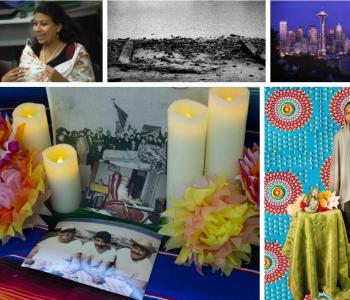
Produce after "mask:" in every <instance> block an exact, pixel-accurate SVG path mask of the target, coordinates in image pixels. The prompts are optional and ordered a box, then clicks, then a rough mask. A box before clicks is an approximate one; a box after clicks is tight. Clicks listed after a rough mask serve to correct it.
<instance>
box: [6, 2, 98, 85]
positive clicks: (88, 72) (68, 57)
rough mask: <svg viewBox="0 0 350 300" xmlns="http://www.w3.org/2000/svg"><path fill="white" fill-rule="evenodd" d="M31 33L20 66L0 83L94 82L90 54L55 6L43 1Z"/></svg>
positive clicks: (60, 10) (59, 9)
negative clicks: (31, 38)
mask: <svg viewBox="0 0 350 300" xmlns="http://www.w3.org/2000/svg"><path fill="white" fill-rule="evenodd" d="M33 32H34V35H35V39H34V41H33V42H29V43H27V45H26V46H25V48H24V50H23V52H22V56H21V58H20V64H19V67H18V68H14V69H12V70H10V71H9V72H8V73H6V74H5V75H4V76H3V77H2V78H1V81H7V82H21V81H34V82H47V81H52V82H65V81H95V76H94V73H93V68H92V64H91V61H90V57H89V54H88V53H87V52H86V50H85V48H84V46H83V45H81V44H79V43H77V42H76V40H77V31H76V29H75V27H74V25H73V23H72V20H71V19H70V18H69V17H68V16H67V14H66V13H65V11H64V10H63V9H62V8H61V7H60V6H59V5H58V4H56V3H54V2H44V3H42V4H40V5H39V6H38V7H37V8H36V10H35V12H34V19H33Z"/></svg>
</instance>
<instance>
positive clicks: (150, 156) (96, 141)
mask: <svg viewBox="0 0 350 300" xmlns="http://www.w3.org/2000/svg"><path fill="white" fill-rule="evenodd" d="M167 139H168V137H167V132H165V134H164V135H162V134H161V132H157V133H152V134H148V135H142V134H141V132H139V131H138V130H136V129H135V128H132V126H130V125H129V126H128V128H126V130H124V131H122V132H118V131H115V132H114V134H113V135H112V133H111V130H106V131H105V132H104V130H103V128H102V127H98V128H97V129H96V130H95V132H94V131H92V130H91V129H88V128H84V129H83V130H79V131H78V130H72V131H69V130H67V129H65V128H63V127H60V128H58V129H57V130H56V143H66V144H70V145H72V146H73V147H74V148H76V149H77V153H78V159H79V163H80V164H83V165H92V164H93V163H94V162H95V161H98V160H100V159H102V157H103V152H104V151H105V150H122V151H137V152H138V154H139V155H138V156H139V159H140V160H141V161H143V162H146V163H149V164H150V165H151V170H152V171H155V172H157V173H164V172H165V168H166V145H167Z"/></svg>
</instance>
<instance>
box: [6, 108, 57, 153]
mask: <svg viewBox="0 0 350 300" xmlns="http://www.w3.org/2000/svg"><path fill="white" fill-rule="evenodd" d="M12 116H13V124H14V127H16V126H19V125H21V124H23V123H24V124H25V128H24V133H23V145H22V146H23V147H24V148H25V149H29V148H33V149H35V150H36V151H37V152H38V153H41V152H42V151H44V150H45V149H46V148H48V147H50V146H51V140H50V133H49V126H48V123H47V117H46V111H45V106H44V105H42V104H37V103H23V104H21V105H19V106H17V107H16V108H15V110H14V111H13V114H12Z"/></svg>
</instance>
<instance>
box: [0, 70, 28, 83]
mask: <svg viewBox="0 0 350 300" xmlns="http://www.w3.org/2000/svg"><path fill="white" fill-rule="evenodd" d="M27 70H28V69H27V68H19V67H18V68H14V69H12V70H10V71H8V72H7V73H6V74H5V75H4V76H2V78H1V81H2V82H21V81H23V79H24V76H25V74H26V71H27Z"/></svg>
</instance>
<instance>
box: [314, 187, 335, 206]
mask: <svg viewBox="0 0 350 300" xmlns="http://www.w3.org/2000/svg"><path fill="white" fill-rule="evenodd" d="M317 197H318V200H319V202H320V206H321V207H327V203H328V200H329V199H330V198H331V197H332V192H331V191H330V190H325V191H323V192H319V193H318V195H317Z"/></svg>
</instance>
